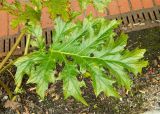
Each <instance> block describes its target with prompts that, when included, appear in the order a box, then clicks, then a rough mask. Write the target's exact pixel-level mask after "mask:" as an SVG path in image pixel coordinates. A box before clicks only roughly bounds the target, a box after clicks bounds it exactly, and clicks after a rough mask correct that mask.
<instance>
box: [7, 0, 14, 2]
mask: <svg viewBox="0 0 160 114" xmlns="http://www.w3.org/2000/svg"><path fill="white" fill-rule="evenodd" d="M14 1H15V0H7V2H9V3H12V2H14Z"/></svg>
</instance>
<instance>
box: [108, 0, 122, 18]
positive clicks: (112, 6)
mask: <svg viewBox="0 0 160 114" xmlns="http://www.w3.org/2000/svg"><path fill="white" fill-rule="evenodd" d="M108 8H109V14H110V15H116V14H119V13H120V9H119V8H118V3H117V1H116V0H113V1H112V2H111V3H110V4H109V6H108Z"/></svg>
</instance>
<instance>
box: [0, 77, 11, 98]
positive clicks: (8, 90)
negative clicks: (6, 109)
mask: <svg viewBox="0 0 160 114" xmlns="http://www.w3.org/2000/svg"><path fill="white" fill-rule="evenodd" d="M0 85H1V86H2V87H3V88H4V89H5V91H6V92H7V94H8V96H9V98H10V99H11V98H12V96H13V94H12V92H11V90H10V89H9V88H8V87H7V85H6V84H4V83H3V82H2V81H1V80H0Z"/></svg>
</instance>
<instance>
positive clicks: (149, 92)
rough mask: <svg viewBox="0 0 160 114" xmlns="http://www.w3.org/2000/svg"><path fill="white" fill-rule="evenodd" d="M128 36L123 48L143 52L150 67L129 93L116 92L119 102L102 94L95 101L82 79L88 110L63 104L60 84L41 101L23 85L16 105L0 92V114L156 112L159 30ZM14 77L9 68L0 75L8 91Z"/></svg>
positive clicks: (158, 102) (159, 100)
mask: <svg viewBox="0 0 160 114" xmlns="http://www.w3.org/2000/svg"><path fill="white" fill-rule="evenodd" d="M129 36H130V38H129V42H128V46H127V47H128V48H129V49H133V48H135V47H137V46H138V47H140V48H146V49H147V53H146V55H145V58H146V59H148V60H149V61H150V65H149V66H148V67H147V68H144V69H143V73H142V74H141V75H139V76H137V77H134V78H133V81H134V84H133V87H132V91H131V92H129V93H126V92H125V90H123V89H121V90H120V93H121V95H122V99H116V98H113V97H109V98H108V97H105V96H104V95H103V94H101V95H100V96H99V97H98V98H96V97H95V95H94V94H93V90H92V87H91V84H90V81H89V80H88V79H85V81H86V83H87V85H88V86H87V88H86V89H83V96H84V98H85V99H86V101H87V102H88V103H89V106H88V107H86V106H84V105H83V104H81V103H79V102H77V101H75V100H74V99H73V98H69V99H67V100H64V97H63V93H62V87H61V86H62V82H58V83H57V84H56V85H50V87H49V90H48V91H47V97H46V98H45V100H44V101H41V100H40V99H39V98H38V97H37V96H36V93H35V88H34V85H25V84H24V85H23V88H24V89H25V91H24V92H23V94H19V95H17V101H16V102H11V101H9V98H8V96H7V94H6V92H5V91H4V90H3V89H2V88H0V114H16V113H20V114H63V113H64V114H65V113H69V114H70V113H73V114H99V113H100V114H101V113H103V114H129V113H130V114H141V113H143V112H145V111H148V110H160V64H159V62H160V61H159V59H158V56H159V55H160V54H159V53H160V47H159V46H160V28H153V29H147V30H143V31H138V32H132V33H129ZM133 42H134V43H133ZM14 73H15V68H11V69H8V70H7V71H6V72H4V73H3V74H1V75H0V78H1V79H2V80H3V81H4V82H5V84H7V85H8V86H9V87H11V89H12V91H14V86H13V85H14V81H13V78H11V77H13V76H14ZM24 83H25V80H24ZM7 107H8V108H7Z"/></svg>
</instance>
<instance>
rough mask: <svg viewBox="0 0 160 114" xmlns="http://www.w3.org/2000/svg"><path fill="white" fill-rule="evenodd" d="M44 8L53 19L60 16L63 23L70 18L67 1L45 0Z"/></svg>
mask: <svg viewBox="0 0 160 114" xmlns="http://www.w3.org/2000/svg"><path fill="white" fill-rule="evenodd" d="M44 4H45V6H46V7H47V8H48V11H49V13H50V15H51V17H52V18H53V19H55V18H56V17H57V16H60V17H61V18H62V19H64V20H65V21H68V20H69V18H70V7H71V6H70V2H69V0H47V1H45V3H44Z"/></svg>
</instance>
